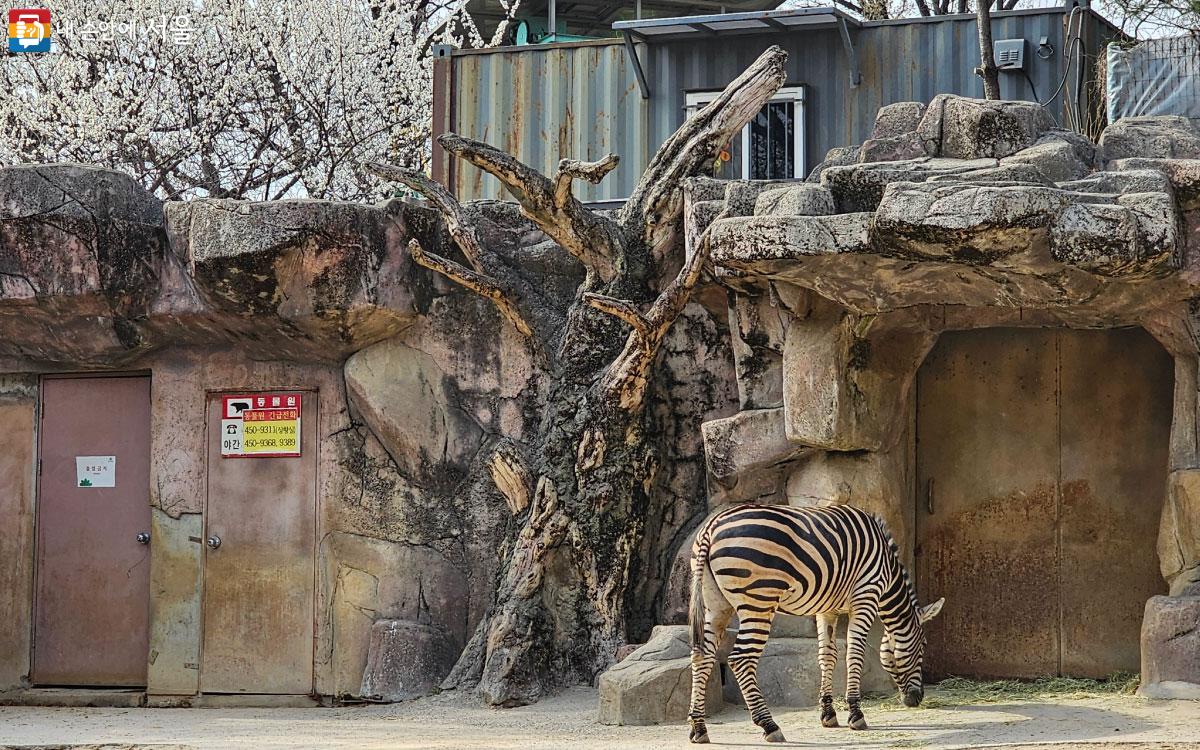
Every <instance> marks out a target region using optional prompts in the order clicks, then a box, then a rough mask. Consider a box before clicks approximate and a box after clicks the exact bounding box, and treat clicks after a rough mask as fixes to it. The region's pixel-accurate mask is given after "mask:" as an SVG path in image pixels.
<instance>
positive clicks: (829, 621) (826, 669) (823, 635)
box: [817, 613, 838, 727]
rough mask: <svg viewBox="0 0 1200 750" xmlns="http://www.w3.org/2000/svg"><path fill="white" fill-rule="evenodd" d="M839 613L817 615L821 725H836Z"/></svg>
mask: <svg viewBox="0 0 1200 750" xmlns="http://www.w3.org/2000/svg"><path fill="white" fill-rule="evenodd" d="M836 626H837V613H825V614H820V615H817V663H818V664H820V665H821V726H823V727H836V726H837V725H838V719H837V711H835V710H833V669H834V667H835V666H837V639H836V632H835V627H836Z"/></svg>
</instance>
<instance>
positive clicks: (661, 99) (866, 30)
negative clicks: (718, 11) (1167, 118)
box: [454, 9, 1103, 200]
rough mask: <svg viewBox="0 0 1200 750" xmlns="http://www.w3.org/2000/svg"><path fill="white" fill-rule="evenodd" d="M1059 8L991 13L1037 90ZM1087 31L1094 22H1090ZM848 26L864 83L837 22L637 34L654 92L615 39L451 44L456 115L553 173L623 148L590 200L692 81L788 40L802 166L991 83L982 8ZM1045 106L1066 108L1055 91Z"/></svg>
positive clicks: (461, 178)
mask: <svg viewBox="0 0 1200 750" xmlns="http://www.w3.org/2000/svg"><path fill="white" fill-rule="evenodd" d="M1065 20H1066V16H1065V15H1064V13H1063V12H1062V11H1061V9H1051V10H1046V11H1040V10H1039V11H1017V12H1013V13H1003V14H998V15H997V16H995V18H994V19H993V36H994V37H995V38H996V39H1007V38H1024V39H1025V40H1026V41H1027V46H1026V68H1027V70H1028V72H1029V75H1030V77H1031V78H1032V79H1033V81H1034V83H1035V84H1036V86H1037V93H1038V95H1039V96H1040V97H1043V98H1045V97H1047V96H1049V95H1050V93H1051V92H1053V91H1054V90H1055V89H1056V88H1057V87H1058V84H1059V82H1060V80H1061V79H1062V66H1063V64H1064V62H1065V59H1066V49H1065V46H1066V45H1065V44H1064V42H1063V25H1064V22H1065ZM1096 25H1097V26H1098V25H1099V24H1096ZM1089 31H1091V32H1092V34H1096V31H1095V30H1094V28H1093V29H1089ZM1102 33H1103V32H1101V34H1102ZM1092 34H1089V36H1090V35H1092ZM1101 34H1096V36H1097V37H1098V36H1100V35H1101ZM850 35H851V38H852V40H853V42H854V45H855V48H856V50H857V51H858V57H859V63H860V67H861V72H862V83H861V84H860V85H859V86H858V87H857V88H854V89H852V88H850V71H849V67H848V62H847V59H846V53H845V50H844V49H843V46H842V41H841V38H840V36H839V33H838V30H837V29H835V28H831V29H822V30H808V31H796V32H779V33H769V34H761V35H744V36H736V35H721V36H713V37H704V38H685V39H678V40H675V41H665V42H654V43H651V44H639V45H638V51H639V55H640V56H641V59H642V64H643V67H644V69H645V72H646V77H647V79H648V82H649V85H650V91H651V98H650V100H649V101H648V102H647V101H646V100H643V99H642V98H641V95H640V92H639V90H638V86H637V79H636V77H635V74H634V70H633V65H632V63H631V62H630V60H629V59H628V56H627V55H626V53H625V50H624V48H623V47H622V46H621V45H620V44H619V43H617V42H613V43H603V44H596V43H591V44H585V45H581V46H570V45H563V46H557V47H550V48H539V49H528V48H525V49H522V48H509V49H507V50H504V51H500V52H490V53H484V54H461V55H457V54H456V55H455V58H454V63H455V65H454V87H455V90H454V127H455V129H456V130H457V131H458V132H460V133H462V134H464V135H469V136H471V137H475V138H480V139H482V140H486V141H488V142H490V143H493V144H495V145H497V146H501V147H504V148H508V149H514V151H513V152H514V153H516V154H517V155H518V156H520V157H521V158H522V159H523V160H525V161H526V162H528V163H530V164H532V165H533V166H536V167H538V168H539V169H542V170H543V171H544V172H546V173H547V174H550V173H552V172H553V171H554V168H555V166H556V165H557V163H558V160H559V158H562V157H573V158H588V159H594V158H598V157H599V156H601V155H603V154H604V153H606V152H608V151H612V152H614V153H617V154H619V155H620V156H621V159H622V162H621V166H620V167H618V169H617V170H616V171H615V172H614V173H613V174H611V175H610V176H609V177H608V179H607V180H605V182H604V183H602V184H601V185H600V186H598V187H592V186H590V185H579V186H578V187H577V190H578V194H579V196H580V197H581V198H583V199H588V200H604V199H613V198H622V197H625V196H627V195H629V193H630V192H631V191H632V189H633V186H634V183H635V182H636V180H637V177H638V176H639V175H640V174H641V172H642V170H643V169H644V167H645V164H646V161H647V159H648V158H649V156H650V155H651V154H652V153H653V152H654V150H655V149H656V148H657V146H658V145H659V144H661V143H662V142H663V141H664V140H666V138H667V137H668V136H669V135H670V134H671V133H672V132H673V131H674V130H675V129H676V128H677V127H678V126H679V125H680V124H681V123H682V122H683V118H684V106H685V96H686V92H688V91H696V90H714V89H720V88H723V87H724V86H725V85H726V84H727V83H729V81H731V80H733V78H734V77H736V76H737V75H738V74H739V73H741V71H742V70H744V69H745V67H746V66H747V65H749V64H750V63H751V62H752V61H753V60H754V59H755V58H756V57H757V56H758V55H759V54H760V53H761V52H762V51H763V50H764V49H766V48H767V47H768V46H769V45H771V44H779V45H780V46H782V47H783V48H784V49H785V50H787V52H788V83H794V84H805V85H806V87H807V91H806V95H807V103H806V119H807V122H806V128H807V131H806V152H807V156H808V164H807V165H806V168H808V169H811V168H812V167H813V166H815V165H816V164H817V163H818V162H819V161H820V160H821V159H822V158H824V155H825V153H826V152H827V151H828V150H829V149H830V148H833V147H835V146H847V145H851V144H856V143H861V142H862V141H863V140H864V139H865V138H867V137H868V136H869V135H870V132H871V127H872V125H873V124H874V119H875V112H876V110H877V109H878V108H879V107H881V106H883V105H886V104H891V103H893V102H899V101H924V102H927V101H929V100H930V99H932V98H933V97H934V95H936V94H940V93H955V94H963V95H966V96H982V95H983V84H982V81H981V80H980V79H979V78H978V77H977V76H976V75H975V74H974V68H975V67H976V66H977V65H978V64H979V42H978V38H977V36H976V32H975V18H974V16H947V17H942V18H938V19H928V20H922V19H906V20H904V21H885V22H875V23H865V24H863V25H862V26H861V27H860V28H857V29H853V28H852V29H851V30H850ZM1043 36H1045V37H1048V38H1049V41H1050V43H1051V44H1052V45H1053V46H1054V50H1055V51H1054V55H1053V56H1052V57H1051V58H1050V59H1049V60H1042V59H1040V58H1039V57H1038V56H1037V44H1038V40H1039V39H1040V38H1041V37H1043ZM1096 41H1099V39H1098V38H1097V39H1096ZM1094 43H1095V42H1091V41H1090V42H1089V47H1091V46H1092V45H1093V44H1094ZM1089 52H1093V50H1090V49H1089ZM1000 86H1001V94H1002V96H1003V97H1004V98H1006V99H1025V100H1033V98H1034V97H1033V92H1032V91H1031V89H1030V86H1029V84H1028V82H1027V81H1026V79H1025V77H1024V76H1023V75H1022V74H1020V73H1002V74H1001V84H1000ZM1048 109H1049V111H1050V113H1051V115H1052V116H1054V118H1055V119H1056V120H1059V121H1061V119H1062V97H1061V95H1059V96H1058V97H1057V98H1056V99H1055V101H1053V102H1052V103H1050V104H1049V105H1048ZM457 170H458V171H457V174H458V177H457V180H456V183H457V188H458V191H459V195H460V196H461V197H463V198H464V199H466V198H484V197H486V198H499V197H504V196H503V195H502V193H501V191H500V189H499V186H498V184H497V183H496V182H495V180H493V179H491V178H486V179H484V178H481V176H480V175H479V173H478V170H476V169H474V168H473V167H470V166H466V165H460V166H458V167H457Z"/></svg>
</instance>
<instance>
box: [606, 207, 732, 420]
mask: <svg viewBox="0 0 1200 750" xmlns="http://www.w3.org/2000/svg"><path fill="white" fill-rule="evenodd" d="M727 215H728V211H722V212H721V214H720V215H718V216H717V218H716V219H714V220H713V223H714V224H715V223H716V222H717V221H720V220H721V219H723V218H725V217H726V216H727ZM709 227H710V229H711V227H712V225H711V224H710V225H709ZM710 229H705V230H704V233H703V234H701V235H700V239H699V240H697V242H696V247H695V251H694V252H693V253H692V254H691V255H690V256H689V257H688V258H687V259H686V260H685V261H684V263H683V267H682V268H680V269H679V273H678V274H676V275H675V278H674V279H672V280H671V283H670V284H667V286H666V288H665V289H663V291H662V293H660V294H659V295H658V298H657V299H655V300H654V302H653V304H651V305H650V309H649V310H648V311H647V312H646V314H645V315H644V316H641V315H639V316H638V317H640V318H642V319H643V320H644V322H645V325H644V327H643V326H640V325H639V326H635V327H634V330H632V331H630V332H629V338H627V339H626V340H625V348H624V349H623V350H622V351H621V353H620V355H618V356H617V358H616V359H615V360H613V362H612V364H611V365H609V366H608V369H607V370H606V371H605V372H604V376H603V377H602V378H601V380H600V387H601V388H602V389H603V390H605V391H606V392H607V393H608V394H609V395H610V396H611V397H613V398H614V399H615V400H616V401H617V403H618V404H620V405H621V406H622V407H623V408H626V409H633V408H637V407H638V406H640V405H641V403H642V399H643V398H644V397H645V393H646V385H647V383H648V378H649V371H650V366H651V365H652V364H654V358H655V356H656V355H657V354H658V349H659V347H660V346H661V345H662V341H663V339H664V338H665V337H666V335H667V331H669V330H670V329H671V325H672V324H673V323H674V322H675V319H676V318H678V317H679V315H680V313H682V312H683V308H684V307H685V306H687V303H688V300H689V299H690V298H691V294H692V290H693V289H694V288H695V287H696V283H697V282H698V281H699V280H700V274H701V272H702V271H703V270H704V264H705V263H707V262H708V256H709V232H710ZM618 301H619V300H618ZM593 306H594V305H593ZM614 314H615V313H614Z"/></svg>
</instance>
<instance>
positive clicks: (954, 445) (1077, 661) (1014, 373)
mask: <svg viewBox="0 0 1200 750" xmlns="http://www.w3.org/2000/svg"><path fill="white" fill-rule="evenodd" d="M1173 380H1174V369H1173V363H1172V361H1171V358H1170V356H1169V355H1167V353H1166V352H1165V351H1164V350H1163V349H1162V347H1161V346H1159V345H1158V343H1157V342H1155V341H1154V340H1153V338H1152V337H1150V335H1149V334H1147V333H1145V332H1144V331H1142V330H1141V329H1121V330H1113V331H1070V330H1057V329H987V330H980V331H967V332H956V333H947V334H944V335H943V336H942V337H941V338H940V339H939V341H938V344H937V346H936V347H934V350H933V351H932V352H931V353H930V355H929V357H928V358H927V359H926V362H925V363H924V364H923V365H922V367H921V370H920V372H919V373H918V378H917V487H918V498H917V540H916V543H917V548H916V553H917V555H916V560H917V578H918V587H919V591H920V595H921V598H922V599H934V598H936V597H939V596H945V597H946V606H945V608H944V609H943V611H942V615H941V622H939V623H938V625H937V626H936V627H934V628H932V631H931V634H930V653H929V672H930V674H931V675H933V676H935V677H936V676H945V675H950V674H953V675H968V676H980V677H1035V676H1042V675H1056V674H1065V675H1071V676H1092V677H1098V676H1103V675H1106V674H1110V673H1112V672H1114V671H1117V670H1137V669H1138V665H1139V657H1138V637H1139V628H1140V624H1141V616H1142V610H1143V608H1144V606H1145V602H1146V599H1147V598H1149V597H1150V596H1152V595H1154V594H1156V593H1160V592H1161V591H1162V590H1163V583H1162V579H1161V577H1160V576H1159V574H1158V562H1157V557H1156V553H1155V543H1156V537H1157V528H1158V519H1159V514H1160V512H1161V509H1162V502H1163V496H1164V494H1165V491H1166V475H1167V449H1168V440H1169V434H1170V420H1171V401H1172V397H1173V394H1172V390H1173Z"/></svg>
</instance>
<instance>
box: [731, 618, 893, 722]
mask: <svg viewBox="0 0 1200 750" xmlns="http://www.w3.org/2000/svg"><path fill="white" fill-rule="evenodd" d="M772 631H774V629H773V628H772ZM817 654H818V646H817V639H816V638H780V637H776V636H775V634H774V632H772V636H771V638H770V639H768V640H767V647H766V648H765V649H764V650H763V655H762V658H761V659H759V662H758V686H759V689H760V690H762V693H763V697H764V698H766V700H767V705H768V706H771V707H777V706H778V707H786V706H793V707H796V706H815V705H817V704H818V703H819V702H820V698H821V665H820V664H819V663H818V661H817ZM859 689H860V691H861V692H862V693H863V694H864V695H870V694H873V693H882V694H891V693H892V692H894V691H895V689H896V688H895V686H894V685H893V684H892V679H891V677H889V676H888V674H887V672H886V671H885V670H884V669H883V666H882V665H881V664H880V663H879V643H878V638H875V639H871V638H868V646H867V654H866V658H865V659H864V660H863V671H862V681H861V685H860V686H859ZM833 691H834V695H838V696H841V695H845V693H846V642H845V640H844V639H842V638H839V639H838V661H837V665H836V666H835V667H834V669H833ZM724 693H725V700H726V702H728V703H734V704H738V705H742V704H744V703H745V701H743V700H742V695H741V691H740V690H739V689H738V686H737V680H736V679H735V678H734V676H733V673H732V671H730V670H729V669H728V667H726V677H725V681H724Z"/></svg>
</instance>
